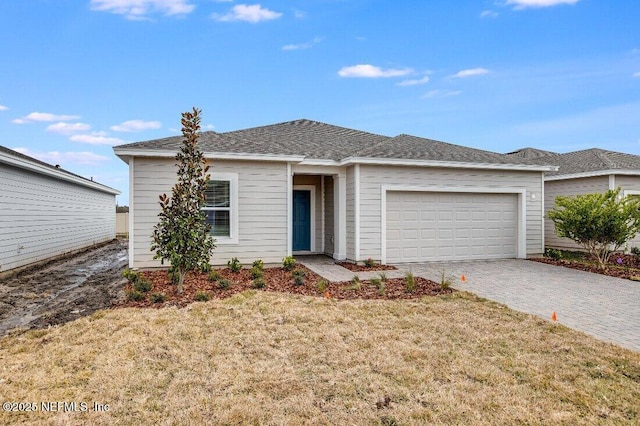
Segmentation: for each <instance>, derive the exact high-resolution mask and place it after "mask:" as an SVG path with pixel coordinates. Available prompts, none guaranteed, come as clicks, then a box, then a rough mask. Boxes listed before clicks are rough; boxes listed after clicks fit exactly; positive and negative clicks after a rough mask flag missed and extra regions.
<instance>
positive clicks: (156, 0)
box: [91, 0, 196, 20]
mask: <svg viewBox="0 0 640 426" xmlns="http://www.w3.org/2000/svg"><path fill="white" fill-rule="evenodd" d="M195 7H196V6H195V5H193V4H190V3H189V0H91V10H97V11H99V12H110V13H115V14H117V15H124V17H125V18H127V19H131V20H142V19H147V18H146V16H147V15H150V14H153V13H161V14H163V15H165V16H175V15H186V14H189V13H191V12H193V9H195Z"/></svg>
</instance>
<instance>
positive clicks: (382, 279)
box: [380, 272, 387, 283]
mask: <svg viewBox="0 0 640 426" xmlns="http://www.w3.org/2000/svg"><path fill="white" fill-rule="evenodd" d="M380 281H382V282H383V283H385V282H387V274H385V273H384V272H380Z"/></svg>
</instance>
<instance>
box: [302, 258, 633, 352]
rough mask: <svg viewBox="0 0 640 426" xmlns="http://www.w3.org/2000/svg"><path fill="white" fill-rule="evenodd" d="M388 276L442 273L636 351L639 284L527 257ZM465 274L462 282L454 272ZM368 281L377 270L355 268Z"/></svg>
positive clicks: (402, 269) (324, 268)
mask: <svg viewBox="0 0 640 426" xmlns="http://www.w3.org/2000/svg"><path fill="white" fill-rule="evenodd" d="M299 261H300V262H301V263H303V264H304V265H305V266H307V267H308V268H309V269H311V270H312V271H314V272H316V273H317V274H319V275H321V276H323V277H325V278H326V279H328V280H329V281H348V280H350V279H351V278H353V276H354V275H356V273H355V272H351V271H349V270H347V269H345V268H342V267H341V266H338V265H336V264H334V263H333V260H332V259H329V258H327V257H322V256H313V257H309V259H308V260H307V259H306V258H300V259H299ZM396 266H397V267H398V270H396V271H385V274H386V275H387V277H389V278H396V277H404V274H405V273H406V272H412V273H413V274H414V275H416V276H420V277H424V278H427V279H430V280H432V281H436V282H439V281H440V276H441V273H442V271H443V270H444V271H445V274H446V275H447V276H450V277H452V278H453V280H452V281H453V287H455V288H457V289H459V290H466V291H470V292H472V293H474V294H477V295H478V296H481V297H485V298H487V299H490V300H494V301H496V302H499V303H503V304H505V305H507V306H509V307H510V308H513V309H515V310H518V311H521V312H526V313H530V314H534V315H538V316H540V317H541V318H544V319H550V318H551V314H552V312H553V311H555V312H556V314H557V317H558V322H559V323H560V324H563V325H566V326H567V327H571V328H573V329H575V330H580V331H583V332H585V333H587V334H590V335H592V336H594V337H596V338H598V339H601V340H604V341H607V342H612V343H615V344H618V345H620V346H622V347H625V348H628V349H632V350H635V351H640V283H638V282H634V281H629V280H624V279H620V278H613V277H607V276H605V275H598V274H592V273H589V272H583V271H577V270H575V269H569V268H563V267H559V266H552V265H546V264H542V263H537V262H533V261H528V260H496V261H469V262H442V263H440V262H432V263H431V262H430V263H416V264H403V265H396ZM462 274H464V275H465V276H466V279H467V281H466V283H463V282H461V280H460V276H461V275H462ZM357 275H358V276H359V277H360V279H363V280H365V279H370V278H372V277H376V276H379V275H380V272H359V273H357Z"/></svg>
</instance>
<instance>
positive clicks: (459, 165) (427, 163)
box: [339, 157, 558, 172]
mask: <svg viewBox="0 0 640 426" xmlns="http://www.w3.org/2000/svg"><path fill="white" fill-rule="evenodd" d="M352 164H372V165H392V166H418V167H447V168H456V169H492V170H524V171H531V172H536V171H537V172H540V171H542V172H554V171H557V170H558V166H551V165H546V166H545V165H537V164H500V163H467V162H464V161H439V160H408V159H404V158H369V157H348V158H345V159H344V160H342V161H340V163H339V165H341V166H349V165H352Z"/></svg>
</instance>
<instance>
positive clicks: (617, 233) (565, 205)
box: [547, 188, 640, 269]
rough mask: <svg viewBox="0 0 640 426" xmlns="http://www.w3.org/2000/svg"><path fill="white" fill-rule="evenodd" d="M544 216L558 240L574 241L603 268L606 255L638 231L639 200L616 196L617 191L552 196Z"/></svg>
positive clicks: (639, 219) (639, 225)
mask: <svg viewBox="0 0 640 426" xmlns="http://www.w3.org/2000/svg"><path fill="white" fill-rule="evenodd" d="M547 217H548V218H549V219H551V220H552V221H553V223H554V224H555V227H556V234H557V235H558V236H559V237H566V238H570V239H572V240H573V241H575V242H576V243H577V244H579V245H580V246H581V247H583V248H584V249H586V250H587V251H588V252H589V253H590V254H591V255H592V256H593V257H594V258H595V259H596V260H597V262H598V266H599V267H600V268H601V269H606V261H607V259H608V258H609V255H610V254H611V253H612V252H614V251H616V250H618V249H620V247H622V246H623V245H624V244H625V243H626V242H627V241H629V240H630V239H632V238H633V237H634V236H635V235H636V234H637V233H638V232H639V231H640V201H639V200H638V199H637V198H636V197H620V188H618V189H617V190H615V191H614V190H609V191H607V192H605V193H604V194H584V195H577V196H575V197H556V205H555V207H554V208H553V209H552V210H550V211H549V212H548V213H547Z"/></svg>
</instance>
